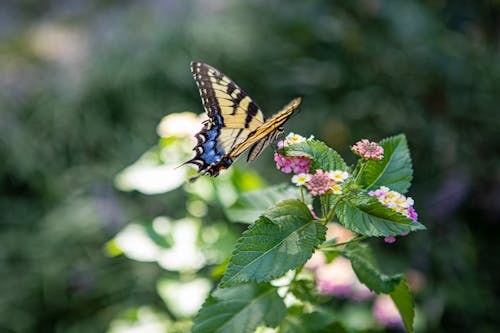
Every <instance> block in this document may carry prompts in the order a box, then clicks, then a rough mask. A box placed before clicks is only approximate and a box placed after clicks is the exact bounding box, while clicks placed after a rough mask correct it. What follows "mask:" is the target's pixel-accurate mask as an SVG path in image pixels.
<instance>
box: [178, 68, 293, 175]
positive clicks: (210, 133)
mask: <svg viewBox="0 0 500 333" xmlns="http://www.w3.org/2000/svg"><path fill="white" fill-rule="evenodd" d="M191 72H192V73H193V76H194V79H195V81H196V84H197V85H198V89H199V91H200V96H201V99H202V102H203V107H204V108H205V111H206V113H207V115H208V118H209V119H208V120H207V121H205V122H204V123H203V128H202V130H201V131H200V132H199V133H198V134H196V138H197V140H198V143H197V145H196V146H195V147H194V149H193V150H194V151H195V153H196V155H195V156H194V157H193V158H192V159H191V160H189V161H187V162H186V163H191V164H195V165H197V166H198V171H199V173H200V175H202V174H205V173H207V174H209V175H211V176H217V175H218V174H219V172H220V170H223V169H226V168H228V167H229V166H230V165H231V164H232V163H233V162H234V161H235V160H236V159H237V158H238V157H239V156H240V155H241V154H242V153H243V152H244V151H245V150H247V149H249V148H250V147H251V150H250V153H249V155H248V161H253V160H254V159H256V158H257V157H258V156H259V155H260V153H261V152H262V151H263V149H264V148H265V147H266V146H267V145H268V144H269V143H270V142H272V141H273V140H274V139H275V138H276V136H277V135H278V134H279V133H280V132H281V126H282V125H283V124H284V123H285V122H286V121H287V120H288V119H289V118H290V117H291V115H292V114H293V112H294V110H295V109H296V108H297V107H298V105H299V104H300V98H296V99H294V100H293V101H292V102H290V103H289V104H288V105H286V106H285V107H284V108H283V109H282V110H281V111H280V112H278V113H277V114H276V115H274V116H273V117H272V118H271V119H269V120H268V121H266V119H265V116H264V113H263V112H262V110H261V108H260V107H259V106H258V104H257V103H256V102H255V101H254V100H252V98H251V97H250V96H248V94H247V93H246V92H245V91H244V90H243V89H241V88H240V87H239V86H238V85H237V84H236V83H235V82H234V81H232V80H231V79H230V78H228V77H227V76H226V75H224V74H222V73H221V72H220V71H218V70H217V69H215V68H213V67H212V66H209V65H207V64H205V63H201V62H192V63H191ZM196 178H197V177H195V178H192V179H191V181H193V180H195V179H196Z"/></svg>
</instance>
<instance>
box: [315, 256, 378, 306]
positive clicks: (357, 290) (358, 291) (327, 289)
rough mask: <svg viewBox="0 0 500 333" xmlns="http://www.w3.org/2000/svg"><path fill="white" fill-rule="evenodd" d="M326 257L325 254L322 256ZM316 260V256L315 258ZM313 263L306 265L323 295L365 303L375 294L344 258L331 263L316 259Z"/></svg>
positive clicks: (338, 258)
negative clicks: (361, 280)
mask: <svg viewBox="0 0 500 333" xmlns="http://www.w3.org/2000/svg"><path fill="white" fill-rule="evenodd" d="M322 256H323V257H324V254H322ZM313 258H314V256H313ZM314 264H315V266H313V263H311V264H306V267H307V268H309V269H311V266H312V267H314V269H313V270H312V271H313V272H314V274H315V276H316V286H317V289H318V293H320V294H321V295H334V296H336V297H340V298H350V299H352V300H354V301H358V302H359V301H364V300H366V299H368V298H370V297H372V296H373V293H372V292H371V291H370V290H369V289H368V288H367V287H366V286H365V285H363V284H361V282H359V280H358V278H357V277H356V274H355V273H354V271H353V269H352V267H351V263H350V262H349V260H347V259H345V258H344V257H337V258H335V260H333V261H332V262H331V263H329V264H326V261H325V262H323V263H321V262H320V261H319V259H315V261H314Z"/></svg>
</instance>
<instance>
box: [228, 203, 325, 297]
mask: <svg viewBox="0 0 500 333" xmlns="http://www.w3.org/2000/svg"><path fill="white" fill-rule="evenodd" d="M325 233H326V227H325V226H324V225H322V224H321V223H319V222H317V221H315V220H313V217H312V215H311V213H310V212H309V208H307V206H306V205H304V204H303V203H302V202H300V201H298V200H285V201H282V202H280V203H278V204H277V205H276V206H275V207H273V208H271V209H269V210H267V211H266V212H265V213H264V215H263V216H262V217H260V218H259V219H258V220H257V221H256V222H255V224H253V225H251V226H250V227H249V229H248V230H247V231H245V232H244V233H243V235H242V237H241V238H240V239H239V240H238V243H237V244H236V249H235V251H234V252H233V255H232V257H231V259H230V262H229V265H228V268H227V271H226V273H225V274H224V277H223V278H222V281H221V284H220V286H221V287H230V286H234V285H236V284H241V283H246V282H251V281H252V282H266V281H270V280H272V279H275V278H278V277H280V276H282V275H283V274H285V273H286V272H287V271H288V270H290V269H294V268H297V267H299V266H301V265H303V264H304V263H305V262H306V261H307V259H309V258H310V257H311V255H312V253H313V251H314V249H315V248H316V247H317V246H319V244H321V243H322V242H323V241H324V240H325Z"/></svg>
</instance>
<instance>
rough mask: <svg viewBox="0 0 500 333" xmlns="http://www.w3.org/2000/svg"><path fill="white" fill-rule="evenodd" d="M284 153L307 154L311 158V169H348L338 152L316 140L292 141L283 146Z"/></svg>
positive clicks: (287, 154)
mask: <svg viewBox="0 0 500 333" xmlns="http://www.w3.org/2000/svg"><path fill="white" fill-rule="evenodd" d="M285 153H286V156H307V157H310V158H312V163H311V168H312V169H313V170H315V169H322V170H325V171H329V170H343V171H347V170H348V168H347V165H346V164H345V162H344V160H343V159H342V157H341V156H340V155H339V153H337V152H336V151H335V150H333V149H332V148H330V147H328V146H327V145H326V144H324V143H323V142H321V141H318V140H308V141H306V142H301V143H294V144H293V145H291V146H289V147H286V148H285Z"/></svg>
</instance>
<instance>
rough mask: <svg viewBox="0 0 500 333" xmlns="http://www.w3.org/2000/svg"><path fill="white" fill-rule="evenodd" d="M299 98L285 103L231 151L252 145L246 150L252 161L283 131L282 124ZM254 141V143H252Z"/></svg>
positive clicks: (249, 159) (295, 106) (297, 103)
mask: <svg viewBox="0 0 500 333" xmlns="http://www.w3.org/2000/svg"><path fill="white" fill-rule="evenodd" d="M301 100H302V99H301V98H300V97H297V98H295V99H293V100H292V101H291V102H289V103H288V104H287V105H285V106H284V107H283V108H282V109H281V110H280V111H279V112H278V113H276V114H275V115H274V116H273V117H271V119H269V120H268V121H266V122H265V123H264V125H262V126H260V127H259V128H257V129H256V130H255V131H254V132H253V133H251V134H250V135H249V138H247V141H246V142H243V143H241V144H239V145H238V146H237V147H235V148H234V151H233V152H231V154H233V153H237V152H239V151H245V150H246V149H247V148H248V146H249V145H252V147H251V148H250V151H249V152H248V157H247V161H248V162H252V161H254V160H255V159H256V158H257V157H259V155H260V154H261V153H262V151H263V150H264V149H265V148H266V147H267V146H268V145H269V144H270V143H272V142H273V141H274V140H276V137H277V136H278V135H279V134H280V133H282V132H283V128H282V126H283V124H284V123H285V122H286V121H287V120H288V119H290V117H291V116H292V115H293V113H294V111H295V110H296V109H297V108H298V107H299V105H300V102H301ZM254 142H256V143H254Z"/></svg>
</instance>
